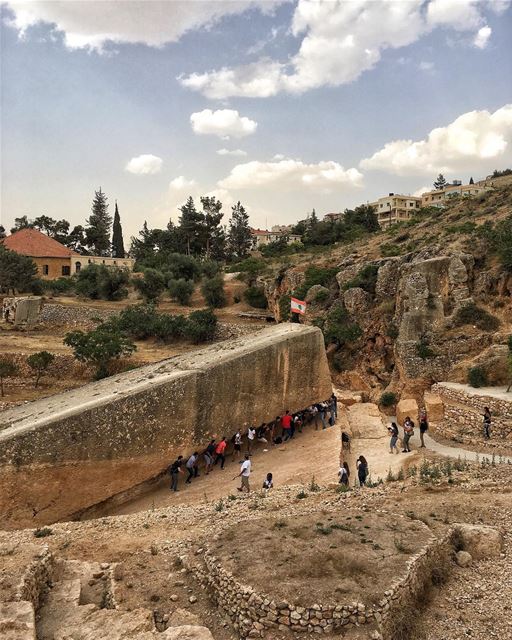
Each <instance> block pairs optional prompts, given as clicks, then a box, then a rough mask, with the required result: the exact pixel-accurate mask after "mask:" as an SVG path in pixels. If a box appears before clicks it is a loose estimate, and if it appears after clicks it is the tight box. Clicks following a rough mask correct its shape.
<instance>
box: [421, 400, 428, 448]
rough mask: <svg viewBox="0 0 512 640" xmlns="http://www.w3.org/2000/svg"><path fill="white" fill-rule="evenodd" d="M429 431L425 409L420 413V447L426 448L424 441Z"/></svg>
mask: <svg viewBox="0 0 512 640" xmlns="http://www.w3.org/2000/svg"><path fill="white" fill-rule="evenodd" d="M427 431H428V418H427V412H426V411H425V409H422V410H421V411H420V442H421V444H420V447H423V448H425V440H424V439H423V436H424V435H425V434H426V433H427Z"/></svg>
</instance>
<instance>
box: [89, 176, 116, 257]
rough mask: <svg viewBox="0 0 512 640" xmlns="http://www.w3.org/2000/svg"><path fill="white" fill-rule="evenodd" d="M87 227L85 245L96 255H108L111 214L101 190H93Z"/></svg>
mask: <svg viewBox="0 0 512 640" xmlns="http://www.w3.org/2000/svg"><path fill="white" fill-rule="evenodd" d="M87 224H88V227H87V229H86V231H85V235H86V238H87V246H88V247H90V248H91V249H92V250H93V251H94V253H95V254H96V255H97V256H108V255H110V228H111V226H112V216H111V215H110V214H109V213H108V203H107V196H106V195H105V194H104V193H103V191H102V190H101V187H100V190H99V191H95V192H94V200H93V201H92V213H91V215H90V216H89V219H88V220H87Z"/></svg>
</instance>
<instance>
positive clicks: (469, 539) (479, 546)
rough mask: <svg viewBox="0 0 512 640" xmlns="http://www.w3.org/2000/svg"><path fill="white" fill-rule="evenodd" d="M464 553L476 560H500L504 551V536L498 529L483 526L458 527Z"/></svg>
mask: <svg viewBox="0 0 512 640" xmlns="http://www.w3.org/2000/svg"><path fill="white" fill-rule="evenodd" d="M456 527H457V529H458V531H459V534H460V537H461V541H462V545H463V547H464V549H463V550H464V551H467V552H468V553H470V554H471V556H472V558H474V559H475V560H482V559H484V558H498V557H499V556H500V554H501V551H502V549H503V536H502V534H501V532H500V531H499V530H498V529H495V528H493V527H489V526H486V525H483V524H466V523H463V524H457V525H456Z"/></svg>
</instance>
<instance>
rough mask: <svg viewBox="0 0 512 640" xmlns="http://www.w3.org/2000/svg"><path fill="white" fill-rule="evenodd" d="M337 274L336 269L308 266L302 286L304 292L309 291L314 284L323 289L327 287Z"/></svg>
mask: <svg viewBox="0 0 512 640" xmlns="http://www.w3.org/2000/svg"><path fill="white" fill-rule="evenodd" d="M337 273H338V269H337V267H332V268H326V267H315V266H313V265H312V266H310V267H308V268H307V269H306V273H305V281H304V286H305V288H306V291H307V290H308V289H311V287H312V286H313V285H315V284H321V285H322V286H323V287H329V285H330V284H331V283H332V282H333V280H334V278H335V277H336V274H337Z"/></svg>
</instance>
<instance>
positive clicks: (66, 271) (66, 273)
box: [62, 265, 71, 276]
mask: <svg viewBox="0 0 512 640" xmlns="http://www.w3.org/2000/svg"><path fill="white" fill-rule="evenodd" d="M62 275H63V276H69V275H71V267H70V266H68V265H63V266H62Z"/></svg>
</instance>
